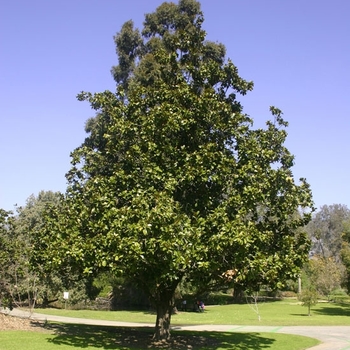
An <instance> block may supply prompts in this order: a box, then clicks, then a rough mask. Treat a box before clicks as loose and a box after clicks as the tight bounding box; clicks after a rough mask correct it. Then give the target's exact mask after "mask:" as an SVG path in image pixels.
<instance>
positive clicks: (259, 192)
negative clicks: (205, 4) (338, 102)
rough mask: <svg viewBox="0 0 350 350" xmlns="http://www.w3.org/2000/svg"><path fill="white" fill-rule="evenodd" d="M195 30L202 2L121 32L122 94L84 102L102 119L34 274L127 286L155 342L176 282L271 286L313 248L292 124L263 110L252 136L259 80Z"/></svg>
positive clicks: (75, 165) (51, 221)
mask: <svg viewBox="0 0 350 350" xmlns="http://www.w3.org/2000/svg"><path fill="white" fill-rule="evenodd" d="M203 21H204V17H203V14H202V12H201V10H200V4H199V2H197V1H195V0H180V1H179V2H178V4H174V3H163V4H162V5H160V6H159V7H158V8H157V9H156V11H155V12H154V13H151V14H146V16H145V21H144V26H143V30H142V31H141V32H140V31H139V30H138V29H135V28H134V25H133V22H132V21H128V22H126V23H125V24H124V25H123V27H122V28H121V30H120V32H118V33H117V34H116V36H115V38H114V39H115V44H116V52H117V55H118V59H119V64H118V65H117V66H115V67H113V68H112V75H113V77H114V79H115V81H116V85H117V87H116V91H115V92H111V91H105V92H101V93H95V94H91V93H86V92H82V93H81V94H79V96H78V99H79V100H86V101H88V102H89V103H90V104H91V107H92V109H93V110H95V111H96V116H95V117H94V118H91V119H90V120H88V122H87V123H86V131H87V133H88V136H87V137H86V139H85V141H84V142H83V144H82V145H81V146H80V147H78V148H77V149H75V150H74V151H73V152H72V168H71V170H70V171H69V173H68V174H67V179H68V181H69V185H68V188H67V193H66V195H65V199H64V201H63V203H62V205H61V206H60V207H59V208H57V207H56V208H55V209H54V210H52V211H51V212H50V215H49V216H48V217H47V222H46V228H45V230H44V231H42V237H41V239H40V240H38V242H39V241H40V244H38V246H37V252H38V254H37V256H36V259H37V263H45V262H46V263H47V264H50V265H51V266H53V265H55V266H62V265H65V264H75V265H76V266H79V267H83V269H84V272H85V273H87V274H93V273H94V272H97V271H100V270H103V269H108V270H111V271H114V272H115V273H116V274H120V275H124V276H128V278H129V279H131V280H132V281H133V283H134V284H135V285H137V286H139V287H140V288H142V289H143V290H144V291H145V292H146V293H147V295H148V296H149V297H150V299H151V300H152V301H153V303H154V305H155V307H156V309H157V320H156V333H155V337H156V338H157V339H167V338H168V337H169V334H170V333H169V329H170V320H171V310H172V308H173V305H174V304H173V303H174V292H175V289H176V287H177V286H178V284H179V283H180V282H181V281H182V280H183V279H184V278H186V279H188V280H191V281H192V282H193V283H197V284H206V285H210V284H211V283H213V284H215V283H216V284H217V283H220V284H227V285H230V284H231V285H232V284H238V285H241V286H244V287H250V288H254V289H258V288H259V285H261V284H266V285H269V286H271V287H272V288H277V287H279V286H280V285H281V284H282V283H283V281H284V280H286V279H288V278H295V277H296V276H297V274H298V272H299V269H300V267H301V266H302V264H303V262H304V261H305V259H306V258H307V254H308V250H309V242H308V238H307V235H306V234H305V233H304V232H302V231H301V230H300V227H303V226H304V225H305V224H306V223H307V222H308V221H309V219H310V211H311V210H312V199H311V191H310V188H309V185H308V183H307V182H306V181H305V179H301V180H300V183H298V184H297V183H296V182H295V180H294V177H293V173H292V170H291V169H292V167H293V164H294V157H293V156H292V154H291V153H290V152H289V151H288V149H287V148H286V147H285V146H284V142H285V139H286V137H287V132H286V130H285V128H286V127H287V122H286V121H285V120H284V119H283V118H282V112H281V111H280V110H279V109H277V108H275V107H271V108H270V110H271V112H272V120H271V121H268V122H267V125H266V129H254V128H253V121H252V119H251V118H250V117H249V116H248V115H246V114H244V113H243V108H242V105H241V103H240V101H239V100H238V99H237V95H245V94H246V93H247V92H248V91H250V90H252V88H253V83H252V82H249V81H246V80H244V79H242V78H241V77H240V76H239V74H238V70H237V67H236V66H235V65H234V64H233V63H232V62H231V61H230V60H229V59H227V58H226V56H225V55H226V52H225V47H224V45H222V44H219V43H213V42H210V41H207V40H206V32H205V31H204V30H203V28H202V24H203Z"/></svg>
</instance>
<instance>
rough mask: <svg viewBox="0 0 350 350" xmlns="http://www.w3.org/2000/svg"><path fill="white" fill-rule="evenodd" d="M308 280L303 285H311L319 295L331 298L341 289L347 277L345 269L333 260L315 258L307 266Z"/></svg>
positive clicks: (305, 268) (305, 267)
mask: <svg viewBox="0 0 350 350" xmlns="http://www.w3.org/2000/svg"><path fill="white" fill-rule="evenodd" d="M304 270H305V272H306V278H307V279H308V281H305V279H304V281H303V285H305V284H306V286H307V284H309V285H311V286H312V287H313V288H314V289H315V290H316V291H317V292H318V294H319V295H322V296H326V297H329V296H330V294H331V292H332V291H334V290H336V289H339V288H341V285H342V283H343V282H344V277H345V268H344V265H343V264H342V263H337V262H336V261H335V260H334V259H333V258H324V257H323V256H314V257H313V258H312V259H311V260H310V261H309V262H308V263H307V264H306V265H305V266H304Z"/></svg>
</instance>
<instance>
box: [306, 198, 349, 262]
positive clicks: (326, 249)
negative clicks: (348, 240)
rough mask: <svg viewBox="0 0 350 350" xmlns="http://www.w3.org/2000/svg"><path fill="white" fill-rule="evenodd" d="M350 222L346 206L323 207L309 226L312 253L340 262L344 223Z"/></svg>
mask: <svg viewBox="0 0 350 350" xmlns="http://www.w3.org/2000/svg"><path fill="white" fill-rule="evenodd" d="M347 220H350V210H349V209H348V208H347V206H346V205H342V204H333V205H323V206H321V208H320V210H319V211H318V212H317V213H316V214H315V215H314V216H313V218H312V220H311V222H310V223H309V224H308V225H307V227H306V229H307V231H308V234H309V237H310V238H311V240H312V247H311V252H312V253H313V254H314V255H319V256H323V257H324V258H333V259H334V260H335V261H336V262H340V260H341V259H340V258H341V257H340V250H341V247H342V241H343V238H342V233H343V232H344V227H343V223H344V221H347Z"/></svg>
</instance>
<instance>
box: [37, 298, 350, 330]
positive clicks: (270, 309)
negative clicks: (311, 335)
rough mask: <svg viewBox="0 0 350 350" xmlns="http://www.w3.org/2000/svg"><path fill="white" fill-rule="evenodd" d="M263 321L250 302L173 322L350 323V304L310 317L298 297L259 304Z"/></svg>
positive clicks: (143, 315) (99, 315)
mask: <svg viewBox="0 0 350 350" xmlns="http://www.w3.org/2000/svg"><path fill="white" fill-rule="evenodd" d="M35 311H36V312H38V313H42V314H51V315H59V316H68V317H79V318H91V319H97V320H112V321H125V322H141V323H154V322H155V314H154V312H150V311H93V310H58V309H36V310H35ZM259 313H260V317H261V321H260V322H259V321H258V316H257V314H256V313H255V312H254V311H253V310H252V309H251V308H250V307H249V305H246V304H242V305H236V304H234V305H223V306H208V307H206V309H205V312H204V313H196V312H179V313H178V314H176V315H173V316H172V320H171V323H172V324H173V325H181V324H182V325H186V324H187V325H189V324H232V325H261V326H336V325H343V326H349V325H350V305H349V304H348V305H340V304H335V303H319V304H317V305H316V306H314V307H313V308H312V309H311V316H307V308H306V307H303V306H301V305H300V303H298V302H297V301H296V300H293V299H292V300H283V301H276V302H263V303H259Z"/></svg>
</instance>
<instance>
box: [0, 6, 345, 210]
mask: <svg viewBox="0 0 350 350" xmlns="http://www.w3.org/2000/svg"><path fill="white" fill-rule="evenodd" d="M161 2H162V1H155V0H148V1H144V0H128V1H118V0H102V1H97V0H60V1H58V0H50V1H48V0H31V1H27V0H16V1H6V2H3V3H2V6H1V13H0V103H1V114H0V115H1V119H0V125H1V137H0V148H1V171H0V208H2V209H6V210H12V209H14V205H15V204H18V205H24V204H25V201H26V199H27V198H28V197H29V196H30V195H31V194H35V195H37V194H38V192H39V191H40V190H52V191H61V192H64V191H65V188H66V179H65V176H64V175H65V173H66V172H67V171H68V170H69V168H70V157H69V155H70V152H71V151H72V150H73V149H74V148H75V147H77V146H79V145H80V144H81V143H82V142H83V140H84V137H85V133H84V123H85V121H86V119H87V118H89V117H91V116H93V115H94V113H93V111H91V109H90V107H89V105H88V104H87V103H86V102H85V103H83V102H78V101H77V100H76V95H77V93H79V92H80V91H82V90H84V91H91V92H98V91H103V90H106V89H110V90H114V88H115V84H114V81H113V79H112V77H111V75H110V68H111V66H113V65H116V64H117V56H116V54H115V47H114V43H113V35H115V33H116V32H118V31H119V30H120V28H121V25H122V24H123V23H124V22H125V21H127V20H129V19H133V20H134V22H135V24H136V25H137V26H139V27H140V26H141V25H142V21H143V18H144V14H145V13H149V12H152V11H153V10H155V8H156V7H157V6H159V5H160V4H161ZM201 4H202V10H203V12H204V16H205V22H204V29H205V30H206V31H207V33H208V36H207V38H208V39H209V40H213V41H219V42H222V43H223V44H225V45H226V48H227V56H228V57H230V58H231V59H232V60H233V62H234V63H235V64H236V65H237V66H238V69H239V72H240V75H241V76H242V77H243V78H245V79H248V80H253V81H254V83H255V89H254V90H253V92H251V93H250V94H249V95H247V96H245V97H243V98H242V99H241V101H242V104H243V106H244V110H245V112H246V113H248V114H249V115H250V116H251V117H252V118H253V119H254V120H255V125H256V126H257V127H260V126H263V125H264V122H265V121H266V120H267V119H268V118H269V117H270V115H269V111H268V110H269V106H270V105H275V106H277V107H278V108H280V109H282V110H283V112H284V118H285V119H286V120H288V121H289V123H290V125H289V128H288V139H287V142H286V145H287V147H288V148H289V149H290V151H291V152H292V153H293V154H294V155H295V157H296V158H295V160H296V164H295V167H294V176H295V177H296V178H297V179H298V178H300V177H306V178H307V180H308V182H309V183H310V184H311V188H312V190H313V195H314V200H315V204H316V206H317V207H320V206H321V205H324V204H327V205H330V204H334V203H340V204H345V205H347V206H348V207H350V184H349V180H350V161H349V159H350V155H349V153H350V152H349V138H350V69H349V64H350V35H349V33H350V21H349V13H350V1H348V0H332V1H329V0H307V1H305V0H293V1H281V0H264V1H262V0H216V1H213V0H203V1H201Z"/></svg>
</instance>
